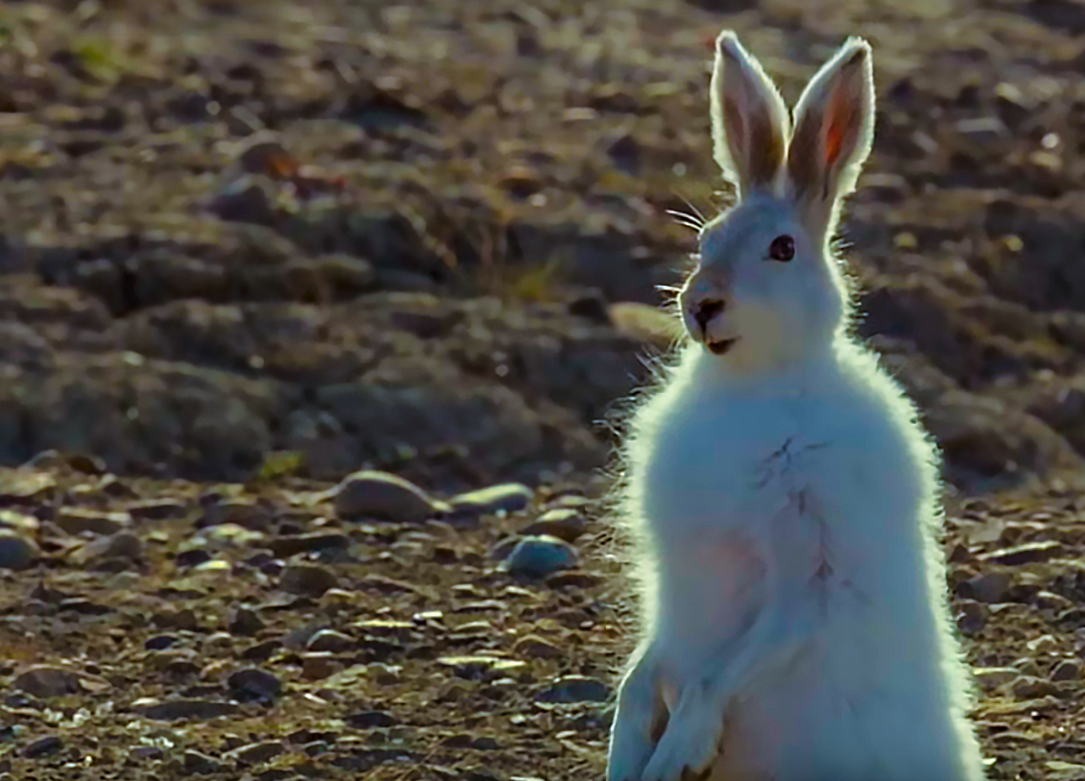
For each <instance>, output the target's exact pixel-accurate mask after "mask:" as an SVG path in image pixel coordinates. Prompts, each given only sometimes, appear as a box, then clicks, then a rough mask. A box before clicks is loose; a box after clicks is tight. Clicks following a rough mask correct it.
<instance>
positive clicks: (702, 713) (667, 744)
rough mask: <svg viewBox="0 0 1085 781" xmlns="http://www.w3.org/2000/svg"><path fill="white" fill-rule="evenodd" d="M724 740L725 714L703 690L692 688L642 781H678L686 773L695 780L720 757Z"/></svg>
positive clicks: (672, 715) (664, 735) (673, 716)
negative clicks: (721, 744)
mask: <svg viewBox="0 0 1085 781" xmlns="http://www.w3.org/2000/svg"><path fill="white" fill-rule="evenodd" d="M722 737H723V714H722V713H721V712H720V710H719V708H718V707H717V706H716V704H715V703H714V702H713V701H712V699H711V697H710V696H709V695H708V693H707V692H706V691H705V690H704V688H702V687H700V686H691V687H689V689H687V690H686V691H685V692H683V693H682V697H681V699H679V701H678V707H677V708H675V710H674V712H673V713H671V715H670V720H669V721H668V722H667V729H666V730H665V731H664V732H663V737H662V738H660V740H659V743H658V745H656V748H655V752H654V753H653V754H652V758H651V759H650V760H649V761H648V766H647V767H645V769H644V775H643V777H642V781H679V780H680V779H681V778H683V774H685V773H688V774H690V775H692V776H693V777H694V778H696V777H698V776H701V775H703V774H704V773H706V772H707V771H708V770H709V769H711V767H712V764H713V762H714V761H715V760H716V758H717V757H718V756H719V753H720V740H721V739H722Z"/></svg>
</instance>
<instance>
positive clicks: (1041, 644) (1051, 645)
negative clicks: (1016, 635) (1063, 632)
mask: <svg viewBox="0 0 1085 781" xmlns="http://www.w3.org/2000/svg"><path fill="white" fill-rule="evenodd" d="M1025 645H1026V646H1027V647H1028V649H1029V650H1030V651H1032V652H1033V653H1037V654H1052V653H1055V652H1056V651H1058V650H1059V641H1058V640H1056V639H1055V636H1054V635H1040V636H1039V637H1036V638H1033V639H1032V640H1029V641H1028V642H1027V643H1025Z"/></svg>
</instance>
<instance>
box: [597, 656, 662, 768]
mask: <svg viewBox="0 0 1085 781" xmlns="http://www.w3.org/2000/svg"><path fill="white" fill-rule="evenodd" d="M666 726H667V707H666V705H665V704H664V701H663V680H662V676H661V675H660V670H659V664H658V662H657V661H656V660H655V659H654V658H653V657H652V654H651V652H650V650H648V649H642V650H641V651H638V655H637V659H636V661H635V662H634V663H633V665H632V666H631V667H630V669H629V672H627V673H626V675H625V677H624V678H623V679H622V682H621V685H620V686H619V687H618V707H617V710H616V711H615V713H614V723H613V725H612V726H611V730H610V749H609V751H608V753H607V781H640V778H641V774H642V773H643V772H644V768H645V766H646V765H647V764H648V760H649V759H650V758H651V756H652V752H653V751H654V750H655V746H656V743H657V742H658V740H659V736H660V735H661V734H662V733H663V730H664V728H665V727H666Z"/></svg>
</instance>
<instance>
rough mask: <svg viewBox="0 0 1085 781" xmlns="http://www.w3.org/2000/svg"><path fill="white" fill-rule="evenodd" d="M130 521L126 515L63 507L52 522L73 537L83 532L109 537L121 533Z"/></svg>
mask: <svg viewBox="0 0 1085 781" xmlns="http://www.w3.org/2000/svg"><path fill="white" fill-rule="evenodd" d="M130 520H131V516H130V515H128V513H103V512H98V511H96V510H86V509H84V508H82V507H64V508H61V509H60V510H59V511H58V512H57V514H56V517H55V518H54V519H53V522H54V523H55V524H56V525H57V526H59V527H60V528H61V529H63V530H64V531H65V532H66V533H67V534H71V535H73V536H78V535H80V534H83V533H85V532H90V533H91V534H101V535H103V536H109V535H110V534H116V533H117V532H119V531H122V530H123V529H124V528H125V527H126V526H128V524H129V522H130Z"/></svg>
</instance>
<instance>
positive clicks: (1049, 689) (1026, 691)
mask: <svg viewBox="0 0 1085 781" xmlns="http://www.w3.org/2000/svg"><path fill="white" fill-rule="evenodd" d="M1010 691H1011V692H1013V696H1014V697H1016V698H1017V699H1019V700H1036V699H1040V698H1041V697H1047V696H1050V695H1055V694H1058V691H1059V689H1058V687H1057V686H1056V685H1055V684H1054V683H1052V682H1051V681H1045V680H1043V679H1042V678H1036V677H1034V676H1031V675H1022V676H1020V677H1019V678H1018V679H1017V680H1015V681H1014V682H1013V684H1012V685H1011V686H1010Z"/></svg>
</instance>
